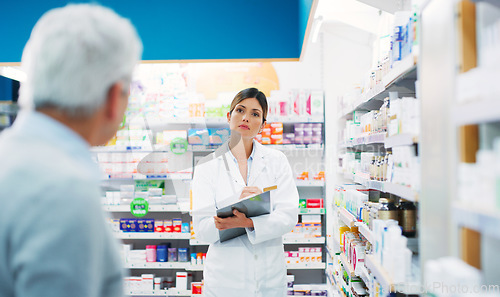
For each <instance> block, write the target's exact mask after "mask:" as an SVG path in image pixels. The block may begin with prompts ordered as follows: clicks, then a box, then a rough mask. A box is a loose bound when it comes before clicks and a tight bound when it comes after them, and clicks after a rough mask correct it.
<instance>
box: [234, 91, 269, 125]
mask: <svg viewBox="0 0 500 297" xmlns="http://www.w3.org/2000/svg"><path fill="white" fill-rule="evenodd" d="M248 98H255V99H257V101H259V104H260V107H262V112H263V117H262V123H264V122H265V121H266V117H267V110H268V107H267V98H266V95H264V93H262V92H261V91H259V90H258V89H256V88H248V89H244V90H241V91H240V92H239V93H238V94H236V96H234V99H233V101H232V102H231V109H230V110H229V114H232V113H233V110H234V108H235V107H236V105H238V103H240V102H241V101H243V100H245V99H248Z"/></svg>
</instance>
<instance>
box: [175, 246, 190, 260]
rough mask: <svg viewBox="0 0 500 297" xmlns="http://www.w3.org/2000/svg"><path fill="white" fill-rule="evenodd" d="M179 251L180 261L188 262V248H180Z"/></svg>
mask: <svg viewBox="0 0 500 297" xmlns="http://www.w3.org/2000/svg"><path fill="white" fill-rule="evenodd" d="M177 251H178V260H179V262H187V261H188V249H187V248H179V249H178V250H177Z"/></svg>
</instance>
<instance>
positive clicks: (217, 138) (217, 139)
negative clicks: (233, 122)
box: [208, 128, 230, 145]
mask: <svg viewBox="0 0 500 297" xmlns="http://www.w3.org/2000/svg"><path fill="white" fill-rule="evenodd" d="M229 134H230V130H229V129H228V128H220V129H215V128H209V129H208V136H209V143H210V144H211V145H220V144H223V143H224V142H226V141H227V140H228V139H229Z"/></svg>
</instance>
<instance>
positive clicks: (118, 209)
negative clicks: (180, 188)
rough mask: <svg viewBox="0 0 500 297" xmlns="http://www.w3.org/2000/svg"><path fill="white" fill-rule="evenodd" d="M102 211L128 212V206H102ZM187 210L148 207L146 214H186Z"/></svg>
mask: <svg viewBox="0 0 500 297" xmlns="http://www.w3.org/2000/svg"><path fill="white" fill-rule="evenodd" d="M103 209H104V210H105V211H109V212H130V205H103ZM188 211H189V209H188V208H185V207H183V208H181V207H180V206H179V205H177V204H171V205H149V208H148V212H188Z"/></svg>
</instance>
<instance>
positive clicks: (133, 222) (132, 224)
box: [126, 219, 138, 232]
mask: <svg viewBox="0 0 500 297" xmlns="http://www.w3.org/2000/svg"><path fill="white" fill-rule="evenodd" d="M127 228H128V230H127V231H126V232H137V230H138V229H137V219H127Z"/></svg>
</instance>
